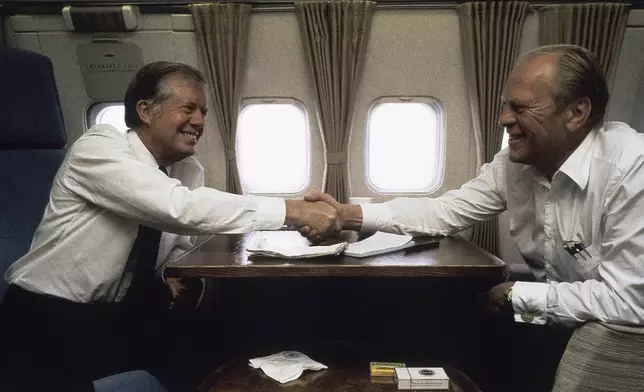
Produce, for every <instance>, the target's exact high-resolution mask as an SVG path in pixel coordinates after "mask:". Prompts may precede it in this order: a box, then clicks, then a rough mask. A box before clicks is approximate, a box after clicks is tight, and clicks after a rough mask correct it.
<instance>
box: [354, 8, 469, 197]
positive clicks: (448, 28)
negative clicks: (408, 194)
mask: <svg viewBox="0 0 644 392" xmlns="http://www.w3.org/2000/svg"><path fill="white" fill-rule="evenodd" d="M371 29H372V31H371V37H370V40H369V47H368V49H367V53H366V60H365V68H364V77H363V80H362V85H361V87H360V89H359V91H358V97H357V103H356V108H357V113H356V117H355V122H354V128H353V133H352V135H351V142H350V149H349V157H350V163H349V172H350V183H351V192H350V194H351V195H352V196H373V197H376V199H378V200H387V199H391V198H392V197H394V195H376V194H375V193H374V192H373V191H371V190H370V189H369V187H368V185H367V183H366V179H365V156H364V146H365V136H366V133H365V130H366V126H367V116H368V112H369V107H370V105H371V104H372V103H373V101H374V100H376V99H377V98H379V97H382V96H396V95H403V96H404V95H420V96H430V97H435V98H437V99H439V100H440V101H441V102H442V103H443V105H444V106H445V115H446V122H445V123H446V130H445V132H446V135H445V140H446V144H445V147H446V148H445V151H446V155H447V156H446V162H445V174H444V178H443V183H442V186H441V187H440V188H439V189H438V190H437V191H436V192H434V193H433V194H432V195H431V196H439V195H440V194H442V193H443V192H445V191H447V190H450V189H453V188H456V187H459V186H460V185H462V184H463V183H465V182H466V181H467V180H468V179H470V178H472V177H473V176H474V174H475V170H474V164H473V162H474V160H475V156H474V154H475V152H474V151H475V150H474V139H473V137H472V133H471V132H472V131H471V122H470V116H469V114H468V113H469V103H468V100H467V95H466V90H465V80H464V75H463V63H462V59H461V42H460V32H459V28H458V15H457V14H456V11H454V10H409V11H397V10H396V11H393V10H389V11H387V10H382V11H380V10H379V11H376V13H375V15H374V18H373V23H372V28H371ZM428 153H432V152H431V151H429V152H428ZM395 196H401V195H395ZM425 196H427V195H425Z"/></svg>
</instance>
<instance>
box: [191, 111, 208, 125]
mask: <svg viewBox="0 0 644 392" xmlns="http://www.w3.org/2000/svg"><path fill="white" fill-rule="evenodd" d="M205 118H206V116H205V115H204V114H203V113H202V112H201V111H200V110H195V112H194V113H193V114H192V116H191V117H190V125H197V126H200V127H203V126H204V123H205V122H206V120H205Z"/></svg>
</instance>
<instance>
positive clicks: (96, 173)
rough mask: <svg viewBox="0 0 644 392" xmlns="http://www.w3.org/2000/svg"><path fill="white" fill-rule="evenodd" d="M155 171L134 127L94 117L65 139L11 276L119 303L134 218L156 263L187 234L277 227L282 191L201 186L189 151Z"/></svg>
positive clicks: (13, 280)
mask: <svg viewBox="0 0 644 392" xmlns="http://www.w3.org/2000/svg"><path fill="white" fill-rule="evenodd" d="M168 169H169V170H168V176H166V175H165V174H164V173H163V172H162V171H161V170H159V165H158V163H157V162H156V161H155V159H154V157H153V156H152V154H151V153H150V152H149V151H148V149H147V148H146V147H145V145H144V144H143V143H142V142H141V140H140V139H139V137H138V134H137V133H136V131H133V130H130V131H128V132H127V133H123V132H119V131H118V130H116V129H115V128H113V127H111V126H109V125H97V126H95V127H93V128H92V129H90V130H88V131H87V133H85V134H84V135H83V136H82V137H81V138H79V139H78V141H76V143H74V145H73V146H72V147H71V149H70V151H69V152H68V154H67V156H66V158H65V160H64V162H63V163H62V165H61V167H60V169H59V170H58V173H57V174H56V177H55V178H54V182H53V185H52V189H51V194H50V198H49V203H48V205H47V208H46V210H45V213H44V216H43V218H42V221H41V222H40V225H39V226H38V228H37V229H36V232H35V234H34V237H33V241H32V244H31V247H30V250H29V252H28V253H27V254H26V255H25V256H23V257H22V258H20V259H19V260H17V261H16V262H14V263H13V264H12V265H11V266H10V267H9V269H8V270H7V272H6V274H5V278H6V280H7V281H8V282H9V283H10V284H16V285H18V286H20V287H22V288H24V289H26V290H29V291H32V292H36V293H41V294H49V295H53V296H57V297H62V298H66V299H68V300H71V301H74V302H82V303H89V302H119V301H120V300H122V299H123V297H124V296H125V293H126V292H127V287H128V286H129V284H130V282H131V279H132V272H133V271H134V267H135V266H134V265H131V264H132V263H128V261H127V260H128V256H129V254H130V251H131V249H132V245H133V244H134V240H135V239H136V236H137V230H138V226H139V224H144V225H147V226H150V227H153V228H156V229H160V230H162V231H163V232H164V233H163V235H162V238H161V243H160V246H159V254H158V258H157V269H159V268H160V267H161V266H163V265H164V263H166V262H167V261H170V260H173V259H175V258H176V257H177V256H178V255H179V253H181V252H183V251H185V250H186V249H187V248H189V247H190V246H191V243H190V241H189V237H187V236H189V235H198V234H213V233H244V232H251V231H255V230H274V229H279V228H280V227H281V226H282V225H283V224H284V218H285V213H286V207H285V203H284V200H283V199H279V198H269V197H258V196H243V195H234V194H229V193H224V192H220V191H218V190H215V189H212V188H207V187H204V186H203V179H204V175H203V167H202V166H201V165H200V164H199V162H198V161H197V160H196V159H195V158H194V157H188V158H186V159H184V160H182V161H180V162H177V163H175V164H174V165H172V166H170V167H169V168H168Z"/></svg>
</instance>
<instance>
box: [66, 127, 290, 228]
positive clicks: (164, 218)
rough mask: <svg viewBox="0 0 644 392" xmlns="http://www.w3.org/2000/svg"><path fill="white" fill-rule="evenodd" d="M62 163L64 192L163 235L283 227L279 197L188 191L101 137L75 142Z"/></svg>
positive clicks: (176, 181)
mask: <svg viewBox="0 0 644 392" xmlns="http://www.w3.org/2000/svg"><path fill="white" fill-rule="evenodd" d="M67 159H68V164H67V165H66V166H65V168H66V169H65V170H66V171H65V173H64V176H63V179H62V181H63V183H64V186H65V187H66V188H67V189H68V190H69V191H71V192H73V193H75V194H76V195H78V196H79V197H81V198H84V199H86V200H88V201H90V202H91V203H93V204H96V205H97V206H99V207H101V208H104V209H106V210H108V211H111V212H113V213H115V214H117V215H120V216H122V217H123V218H126V219H131V220H134V221H137V222H139V223H141V224H145V225H147V226H150V227H154V228H157V229H160V230H163V231H166V232H170V233H176V234H187V235H193V234H211V233H226V234H232V233H245V232H251V231H255V230H274V229H279V228H280V227H282V225H283V224H284V219H285V214H286V206H285V202H284V200H283V199H281V198H270V197H261V196H247V195H236V194H231V193H226V192H221V191H218V190H216V189H213V188H208V187H198V188H195V189H189V188H188V187H186V186H184V185H182V183H181V182H180V181H179V180H176V179H174V178H170V177H167V176H166V175H165V174H163V173H162V172H161V171H160V170H158V168H157V167H156V166H153V165H150V164H148V163H146V162H142V161H141V160H139V159H137V158H136V157H135V156H134V155H133V153H132V152H131V150H129V149H128V148H127V147H126V146H125V145H124V144H123V143H118V142H115V141H113V140H111V139H110V137H106V136H104V135H102V134H96V135H95V136H90V137H85V138H83V139H79V141H78V142H77V143H76V144H75V145H74V147H73V148H72V151H71V152H70V154H69V156H68V158H67Z"/></svg>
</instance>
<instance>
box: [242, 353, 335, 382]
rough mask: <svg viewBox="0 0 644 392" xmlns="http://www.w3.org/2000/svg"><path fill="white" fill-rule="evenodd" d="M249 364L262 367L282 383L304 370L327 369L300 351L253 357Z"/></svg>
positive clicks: (266, 372)
mask: <svg viewBox="0 0 644 392" xmlns="http://www.w3.org/2000/svg"><path fill="white" fill-rule="evenodd" d="M249 365H250V366H252V367H254V368H255V369H257V368H261V369H262V370H263V371H264V373H265V374H266V375H267V376H268V377H270V378H272V379H274V380H277V381H279V382H281V383H282V384H283V383H285V382H289V381H293V380H295V379H297V378H298V377H300V376H301V375H302V372H304V370H307V369H308V370H320V369H326V368H327V367H326V365H323V364H321V363H319V362H316V361H314V360H312V359H311V358H309V357H308V356H306V355H304V354H302V353H301V352H299V351H282V352H279V353H277V354H273V355H269V356H266V357H259V358H253V359H251V360H250V361H249Z"/></svg>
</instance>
